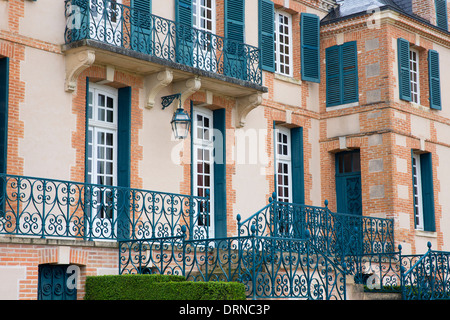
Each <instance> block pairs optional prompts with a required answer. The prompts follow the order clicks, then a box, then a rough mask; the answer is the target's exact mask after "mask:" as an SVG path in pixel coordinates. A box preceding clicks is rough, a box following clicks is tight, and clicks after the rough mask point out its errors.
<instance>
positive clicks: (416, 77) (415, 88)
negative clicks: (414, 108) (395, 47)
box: [409, 48, 420, 104]
mask: <svg viewBox="0 0 450 320" xmlns="http://www.w3.org/2000/svg"><path fill="white" fill-rule="evenodd" d="M419 57H420V55H419V51H418V50H416V49H412V48H410V49H409V70H410V82H411V102H414V103H417V104H420V73H419Z"/></svg>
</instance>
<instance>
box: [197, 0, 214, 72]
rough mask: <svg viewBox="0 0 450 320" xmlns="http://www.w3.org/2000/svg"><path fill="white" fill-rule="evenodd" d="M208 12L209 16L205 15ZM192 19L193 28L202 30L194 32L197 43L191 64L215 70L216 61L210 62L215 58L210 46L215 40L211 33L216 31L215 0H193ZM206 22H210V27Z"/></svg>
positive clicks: (207, 69)
mask: <svg viewBox="0 0 450 320" xmlns="http://www.w3.org/2000/svg"><path fill="white" fill-rule="evenodd" d="M208 5H209V6H208ZM208 13H210V17H208V16H207V14H208ZM192 20H193V26H194V28H196V29H198V30H201V31H204V32H198V33H196V35H197V36H198V39H195V42H197V43H198V45H194V60H193V65H194V67H196V68H200V69H203V70H206V71H212V72H217V65H216V63H212V61H214V60H215V50H214V48H213V47H212V44H213V43H214V42H215V40H214V39H212V37H214V36H213V35H211V34H215V33H216V0H193V1H192ZM208 22H209V23H211V26H210V28H208V26H207V24H208ZM210 33H211V34H210Z"/></svg>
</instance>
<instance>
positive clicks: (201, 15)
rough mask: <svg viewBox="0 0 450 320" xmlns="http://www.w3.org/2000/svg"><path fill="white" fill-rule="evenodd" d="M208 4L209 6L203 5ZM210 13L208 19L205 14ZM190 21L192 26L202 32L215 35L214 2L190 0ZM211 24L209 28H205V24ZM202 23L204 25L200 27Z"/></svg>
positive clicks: (213, 0) (209, 0)
mask: <svg viewBox="0 0 450 320" xmlns="http://www.w3.org/2000/svg"><path fill="white" fill-rule="evenodd" d="M204 1H205V2H209V3H210V6H208V5H207V4H205V3H204ZM208 11H210V12H211V17H210V18H208V17H207V15H206V13H207V12H208ZM192 19H193V26H194V28H197V29H199V30H202V31H207V32H211V33H214V34H215V33H216V0H192ZM208 21H209V22H211V28H207V26H206V23H207V22H208ZM202 22H203V23H205V25H203V26H202Z"/></svg>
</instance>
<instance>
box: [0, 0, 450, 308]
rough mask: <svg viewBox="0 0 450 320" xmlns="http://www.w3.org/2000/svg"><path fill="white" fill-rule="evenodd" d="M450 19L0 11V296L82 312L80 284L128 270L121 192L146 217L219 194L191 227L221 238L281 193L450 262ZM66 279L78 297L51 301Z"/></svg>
mask: <svg viewBox="0 0 450 320" xmlns="http://www.w3.org/2000/svg"><path fill="white" fill-rule="evenodd" d="M449 12H450V6H449V4H448V3H447V1H446V0H427V1H422V0H421V1H418V0H383V1H370V0H364V1H356V0H355V1H353V0H342V1H331V0H273V1H271V0H247V1H245V0H168V1H159V0H66V1H53V0H37V1H29V0H6V1H5V0H0V109H1V110H0V124H1V125H0V131H1V142H0V165H1V168H2V172H3V176H2V177H3V178H2V179H3V180H2V185H1V186H0V190H1V192H2V194H3V196H2V206H3V209H2V211H3V212H2V213H0V282H1V283H2V284H6V285H2V287H1V288H0V298H2V299H44V298H48V297H53V298H55V297H59V298H69V297H72V298H73V297H74V292H75V296H77V297H78V299H82V298H83V296H84V281H85V278H86V276H88V275H102V274H117V273H118V272H119V250H118V245H117V236H118V235H120V232H121V229H120V221H121V220H120V219H121V216H120V215H121V214H122V213H120V214H119V211H120V210H119V209H118V205H117V204H116V205H114V204H111V203H115V201H116V202H117V203H119V200H118V199H120V196H119V195H120V194H122V191H121V190H133V192H134V193H133V194H138V193H139V195H140V196H134V197H133V200H136V202H137V199H138V198H139V199H141V198H143V199H149V198H151V199H152V201H153V207H152V208H153V209H152V210H154V211H156V207H158V206H157V205H155V198H156V197H157V196H156V194H158V196H159V197H160V198H159V201H161V202H160V206H161V207H163V203H165V206H166V207H167V206H169V203H170V205H172V206H173V205H174V203H175V202H174V200H173V199H174V197H180V198H179V199H185V198H183V196H182V195H187V196H186V197H188V196H189V195H190V196H195V197H197V198H196V199H199V201H202V199H204V198H208V199H209V210H208V214H205V215H202V212H203V211H202V210H199V211H198V212H197V213H196V214H197V215H198V216H196V218H195V223H194V224H195V228H198V229H196V230H202V232H205V233H206V234H207V236H209V237H212V238H214V237H232V236H236V235H237V232H238V231H237V220H236V217H237V215H238V214H239V215H240V216H241V217H242V219H246V218H249V217H251V216H252V214H254V213H255V212H257V211H258V210H260V209H261V208H263V207H264V206H265V205H266V204H267V201H268V199H269V198H270V197H272V196H274V197H276V199H277V200H278V201H281V202H288V203H297V204H305V205H308V206H317V207H322V206H324V202H325V200H327V201H328V207H329V208H330V210H331V211H333V212H339V213H345V214H352V215H357V216H368V217H376V218H383V219H393V221H394V230H393V232H394V236H395V244H396V245H398V244H401V245H402V247H403V250H404V252H407V253H422V252H425V251H426V250H427V243H428V242H431V243H432V244H433V247H434V248H436V249H438V250H447V251H448V250H450V228H449V227H448V226H449V225H450V217H448V213H447V212H450V202H449V200H447V198H446V196H445V195H446V194H450V189H449V188H450V187H449V186H450V183H449V182H450V169H449V166H448V163H449V161H450V138H449V137H450V111H449V110H450V96H449V95H450V91H449V90H447V89H448V82H449V81H450V79H446V78H447V77H449V75H447V73H446V68H447V64H448V62H450V34H449V29H448V16H449ZM447 80H448V81H447ZM178 107H181V108H182V109H183V110H185V111H186V112H187V113H188V114H189V116H190V119H191V120H192V121H191V124H190V125H191V128H190V132H189V135H188V136H187V137H186V138H185V139H176V138H175V137H174V131H173V130H172V127H171V119H172V116H173V114H174V112H175V111H176V110H177V108H178ZM149 190H154V191H149ZM274 192H275V195H273V193H274ZM168 198H171V199H172V200H171V202H167V201H168V200H167V199H168ZM111 199H114V200H111ZM179 201H184V200H179ZM143 203H144V204H142V208H141V207H140V205H139V204H136V205H134V203H133V207H132V208H134V209H136V210H137V209H139V210H142V212H143V211H145V210H149V211H150V209H149V207H150V205H148V203H147V207H146V206H145V200H144V202H143ZM127 206H129V204H127ZM127 210H130V209H129V207H128V209H124V212H125V213H129V211H127ZM78 211H82V212H83V215H84V216H89V218H88V220H89V221H90V227H89V228H88V227H87V226H86V225H82V223H81V222H80V218H79V216H78V213H77V212H78ZM55 212H57V213H55ZM63 212H65V216H64V217H65V218H63V219H61V218H60V216H61V215H62V213H63ZM169 212H171V213H172V216H176V212H175V211H169ZM44 215H47V216H48V217H49V218H47V217H46V218H44ZM69 217H70V218H69ZM122 218H123V217H122ZM111 221H116V222H117V224H116V223H114V224H113V223H112V222H111ZM141 231H142V232H143V233H144V234H145V232H146V231H145V230H144V228H143V229H142V230H141ZM147 236H155V235H154V234H153V235H150V234H148V235H147ZM144 237H145V235H144ZM74 266H75V267H74ZM72 267H74V268H76V270H77V272H78V273H79V275H80V277H79V280H78V281H79V283H78V285H77V290H76V291H73V290H72V291H71V290H70V288H65V289H66V290H65V291H64V292H58V293H55V292H54V291H52V292H46V288H48V287H53V288H54V287H56V285H55V283H57V282H58V281H62V282H64V283H67V278H68V277H69V278H70V275H71V274H72V273H70V272H68V268H69V270H70V268H72ZM61 276H62V278H61ZM61 279H63V280H61ZM49 283H50V284H52V285H51V286H46V284H49ZM66 287H67V286H66Z"/></svg>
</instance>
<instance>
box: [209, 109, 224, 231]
mask: <svg viewBox="0 0 450 320" xmlns="http://www.w3.org/2000/svg"><path fill="white" fill-rule="evenodd" d="M225 114H226V112H225V109H217V110H214V111H213V127H214V129H215V130H216V132H217V133H219V132H220V134H221V135H222V139H214V150H215V155H214V204H212V205H214V223H215V226H214V227H215V236H216V237H219V238H220V237H226V236H227V182H226V150H225V146H226V140H225V137H226V131H225ZM219 143H220V144H221V145H218V144H219ZM219 150H221V152H219Z"/></svg>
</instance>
